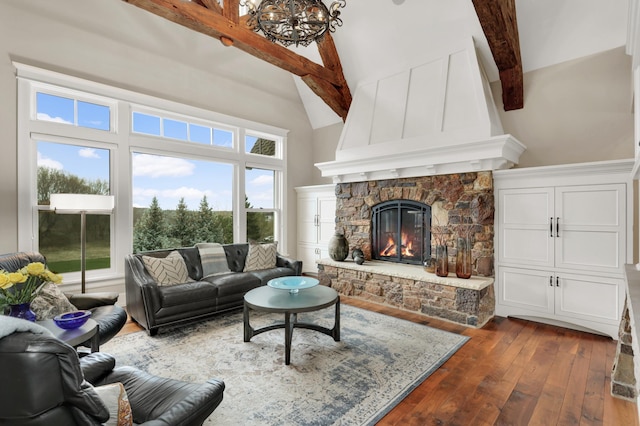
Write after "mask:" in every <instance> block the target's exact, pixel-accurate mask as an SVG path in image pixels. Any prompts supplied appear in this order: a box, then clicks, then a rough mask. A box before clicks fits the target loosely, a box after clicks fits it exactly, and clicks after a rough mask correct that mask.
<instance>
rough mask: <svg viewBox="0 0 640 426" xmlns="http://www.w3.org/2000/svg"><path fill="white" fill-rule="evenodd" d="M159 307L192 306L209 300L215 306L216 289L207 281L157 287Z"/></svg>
mask: <svg viewBox="0 0 640 426" xmlns="http://www.w3.org/2000/svg"><path fill="white" fill-rule="evenodd" d="M159 290H160V299H161V306H162V307H164V308H166V307H169V306H179V305H188V304H192V303H194V302H195V301H203V300H211V305H212V306H214V305H215V299H216V297H217V296H218V289H217V288H216V287H215V286H213V285H211V284H210V283H208V282H207V281H192V282H190V283H186V284H181V285H174V286H165V287H159Z"/></svg>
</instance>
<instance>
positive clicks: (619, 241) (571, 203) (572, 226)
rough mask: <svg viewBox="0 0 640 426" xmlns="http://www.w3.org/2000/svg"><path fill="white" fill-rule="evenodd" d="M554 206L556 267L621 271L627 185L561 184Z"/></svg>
mask: <svg viewBox="0 0 640 426" xmlns="http://www.w3.org/2000/svg"><path fill="white" fill-rule="evenodd" d="M555 205H556V215H555V220H556V226H557V227H558V229H557V232H554V240H555V245H556V246H555V264H556V267H557V268H568V269H574V270H575V269H580V270H589V271H600V272H619V273H622V272H623V268H624V260H625V255H624V253H625V245H626V237H625V233H624V229H625V218H626V187H625V185H623V184H613V185H589V186H569V187H558V188H556V203H555Z"/></svg>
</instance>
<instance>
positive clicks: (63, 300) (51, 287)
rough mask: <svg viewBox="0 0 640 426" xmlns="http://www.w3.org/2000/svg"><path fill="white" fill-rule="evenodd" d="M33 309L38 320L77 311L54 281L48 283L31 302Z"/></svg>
mask: <svg viewBox="0 0 640 426" xmlns="http://www.w3.org/2000/svg"><path fill="white" fill-rule="evenodd" d="M31 310H32V311H33V312H34V313H35V314H36V320H38V321H42V320H46V319H52V318H53V317H55V316H56V315H60V314H64V313H66V312H72V311H77V310H78V308H76V307H75V306H73V304H72V303H71V302H69V299H67V296H65V295H64V293H63V292H62V290H60V287H58V285H57V284H54V283H50V282H49V283H46V284H45V285H44V287H42V290H41V291H40V294H38V295H37V296H36V297H35V299H33V301H32V302H31Z"/></svg>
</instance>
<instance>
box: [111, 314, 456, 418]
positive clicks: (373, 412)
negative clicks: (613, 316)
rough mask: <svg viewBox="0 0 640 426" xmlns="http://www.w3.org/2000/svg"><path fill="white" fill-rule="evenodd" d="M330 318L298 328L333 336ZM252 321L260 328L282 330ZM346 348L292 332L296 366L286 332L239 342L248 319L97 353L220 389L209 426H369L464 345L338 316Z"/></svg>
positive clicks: (134, 339)
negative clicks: (287, 350)
mask: <svg viewBox="0 0 640 426" xmlns="http://www.w3.org/2000/svg"><path fill="white" fill-rule="evenodd" d="M333 315H334V310H333V308H327V309H324V310H321V311H317V312H312V313H305V314H299V315H298V320H299V321H304V322H314V323H318V324H321V325H324V326H325V327H333ZM282 320H283V316H281V315H276V314H264V313H256V312H252V313H251V324H252V325H253V326H254V327H262V326H264V325H269V324H273V323H275V322H278V321H282ZM340 333H341V341H340V342H335V341H334V340H333V338H331V337H329V336H327V335H324V334H321V333H318V332H315V331H312V330H306V329H295V330H294V333H293V343H292V349H291V364H290V365H285V364H284V330H282V329H278V330H272V331H268V332H265V333H262V334H259V335H257V336H254V337H253V338H252V339H251V341H250V342H248V343H245V342H243V328H242V312H234V313H231V314H224V315H219V316H216V317H214V318H213V319H211V320H208V321H201V322H196V323H192V324H188V325H182V326H175V327H171V328H164V329H162V328H161V329H160V333H159V334H158V335H157V336H155V337H149V336H148V335H147V334H146V333H145V332H136V333H132V334H127V335H124V336H118V337H116V338H114V339H113V340H111V341H110V342H108V343H106V344H104V345H102V347H101V351H103V352H107V353H110V354H112V355H114V356H115V357H116V360H117V364H118V365H132V366H136V367H138V368H140V369H142V370H145V371H148V372H149V373H152V374H157V375H160V376H165V377H171V378H174V379H180V380H185V381H190V382H204V381H206V380H207V379H209V378H219V379H222V380H224V382H225V385H226V389H225V392H224V399H223V401H222V403H221V404H220V406H219V407H218V408H217V409H216V410H215V411H214V412H213V414H212V415H211V416H210V417H209V419H207V421H206V422H205V424H207V425H295V426H303V425H341V426H345V425H373V424H375V423H376V422H377V421H378V420H380V419H381V418H382V417H383V416H384V415H385V414H386V413H388V412H389V411H390V410H391V409H392V408H393V407H394V406H395V405H397V404H398V403H399V402H400V401H401V400H402V399H403V398H404V397H405V396H407V395H408V394H409V393H410V392H411V391H412V390H413V389H414V388H415V387H416V386H418V385H419V384H420V383H422V381H424V380H425V379H426V378H427V377H428V376H429V375H430V374H431V373H433V372H434V371H435V370H437V369H438V367H440V366H441V365H442V364H443V363H444V362H445V361H446V360H447V359H448V358H449V357H451V355H453V354H454V353H455V352H456V351H457V350H458V349H459V348H460V347H461V346H462V345H463V344H464V343H465V342H466V341H467V339H468V337H466V336H461V335H458V334H454V333H449V332H445V331H442V330H437V329H435V328H432V327H428V326H424V325H420V324H416V323H412V322H409V321H405V320H401V319H397V318H394V317H390V316H386V315H382V314H378V313H375V312H370V311H367V310H363V309H359V308H355V307H353V306H349V305H344V304H343V305H342V306H341V329H340Z"/></svg>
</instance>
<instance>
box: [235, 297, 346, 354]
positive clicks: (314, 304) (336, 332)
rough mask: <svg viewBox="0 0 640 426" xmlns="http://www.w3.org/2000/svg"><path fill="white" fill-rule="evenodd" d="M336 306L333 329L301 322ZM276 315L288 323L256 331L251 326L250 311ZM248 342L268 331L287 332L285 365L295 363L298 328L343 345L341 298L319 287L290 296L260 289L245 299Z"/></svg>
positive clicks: (245, 333)
mask: <svg viewBox="0 0 640 426" xmlns="http://www.w3.org/2000/svg"><path fill="white" fill-rule="evenodd" d="M332 305H335V306H336V313H335V324H334V326H333V328H326V327H322V326H320V325H317V324H310V323H305V322H298V314H299V313H301V312H312V311H317V310H320V309H323V308H328V307H329V306H332ZM250 310H254V311H262V312H275V313H283V314H284V323H277V324H273V325H270V326H267V327H263V328H259V329H257V330H256V329H254V328H253V327H251V324H250V323H249V311H250ZM243 320H244V341H245V342H248V341H250V340H251V338H252V337H253V336H255V335H256V334H260V333H264V332H265V331H270V330H275V329H279V328H284V348H285V356H284V363H285V364H286V365H289V363H290V361H291V336H292V334H293V329H294V328H306V329H310V330H315V331H319V332H320V333H323V334H326V335H328V336H331V337H333V340H335V341H336V342H339V341H340V295H339V294H338V293H337V292H336V291H335V290H334V289H332V288H329V287H325V286H322V285H318V286H315V287H311V288H305V289H301V290H299V291H298V292H297V293H290V292H289V290H282V289H277V288H271V287H268V286H264V287H258V288H255V289H253V290H251V291H249V292H248V293H247V294H245V295H244V314H243Z"/></svg>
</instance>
